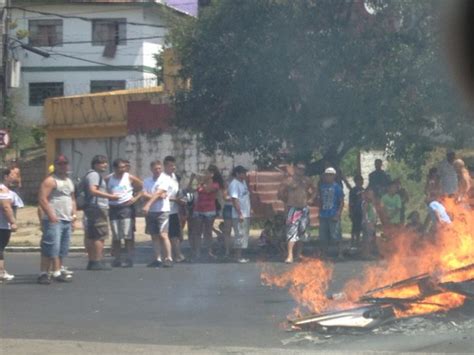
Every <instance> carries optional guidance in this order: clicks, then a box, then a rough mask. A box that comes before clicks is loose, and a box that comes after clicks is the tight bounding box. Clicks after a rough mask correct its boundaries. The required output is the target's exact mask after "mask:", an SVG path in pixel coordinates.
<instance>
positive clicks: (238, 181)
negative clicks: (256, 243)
mask: <svg viewBox="0 0 474 355" xmlns="http://www.w3.org/2000/svg"><path fill="white" fill-rule="evenodd" d="M232 176H233V177H234V178H233V180H232V181H231V183H230V184H229V187H228V195H229V197H230V198H231V199H232V227H233V229H234V235H235V245H234V249H235V258H236V260H237V262H238V263H240V264H245V263H248V262H249V260H248V259H246V258H244V257H242V249H247V247H248V244H249V234H250V194H249V189H248V187H247V183H246V182H245V178H246V177H247V169H245V168H244V167H243V166H241V165H238V166H236V167H235V168H234V170H233V172H232Z"/></svg>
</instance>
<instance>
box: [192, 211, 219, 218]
mask: <svg viewBox="0 0 474 355" xmlns="http://www.w3.org/2000/svg"><path fill="white" fill-rule="evenodd" d="M193 218H206V219H214V218H216V212H215V211H210V212H197V211H194V213H193Z"/></svg>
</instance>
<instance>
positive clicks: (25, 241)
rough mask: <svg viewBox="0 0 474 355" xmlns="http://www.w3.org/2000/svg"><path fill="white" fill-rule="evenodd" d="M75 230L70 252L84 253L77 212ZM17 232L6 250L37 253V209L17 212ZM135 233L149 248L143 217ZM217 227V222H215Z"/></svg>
mask: <svg viewBox="0 0 474 355" xmlns="http://www.w3.org/2000/svg"><path fill="white" fill-rule="evenodd" d="M77 215H78V221H79V222H78V223H77V227H78V228H77V229H76V230H75V231H74V232H73V234H72V238H71V247H70V251H71V252H82V251H84V230H83V228H82V212H81V211H78V213H77ZM17 221H18V231H17V232H15V233H13V234H12V237H11V239H10V243H9V244H8V247H7V248H6V250H7V251H10V252H11V251H25V252H26V251H38V250H39V244H40V240H41V227H40V223H39V220H38V215H37V208H36V207H34V206H25V208H22V209H19V210H18V212H17ZM136 223H137V232H136V233H135V242H136V245H137V248H151V247H152V245H151V241H150V236H149V235H147V234H145V232H144V231H145V219H144V218H143V217H138V218H137V222H136ZM216 225H217V222H216ZM260 233H261V230H259V229H253V230H251V231H250V237H251V241H250V244H251V246H252V247H253V246H254V244H255V247H257V245H256V244H257V240H258V237H259V236H260ZM184 236H185V241H184V244H183V248H184V249H186V248H189V245H188V243H187V230H186V229H185V230H184ZM106 247H107V248H108V247H110V238H109V239H108V241H106Z"/></svg>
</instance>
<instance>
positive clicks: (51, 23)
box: [28, 20, 63, 47]
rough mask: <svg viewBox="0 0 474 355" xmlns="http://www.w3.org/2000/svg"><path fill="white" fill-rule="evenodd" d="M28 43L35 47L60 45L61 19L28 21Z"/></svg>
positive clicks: (61, 36) (61, 35)
mask: <svg viewBox="0 0 474 355" xmlns="http://www.w3.org/2000/svg"><path fill="white" fill-rule="evenodd" d="M28 30H29V33H30V35H29V44H30V45H32V46H35V47H53V46H61V45H62V41H63V20H30V21H28Z"/></svg>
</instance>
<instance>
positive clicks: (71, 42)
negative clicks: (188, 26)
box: [42, 35, 166, 47]
mask: <svg viewBox="0 0 474 355" xmlns="http://www.w3.org/2000/svg"><path fill="white" fill-rule="evenodd" d="M165 37H166V36H163V35H156V36H146V37H131V38H119V40H120V41H138V40H142V39H154V38H165ZM92 42H97V41H94V40H90V41H64V42H58V43H56V44H55V45H54V46H49V47H56V46H58V45H63V44H80V43H92ZM42 47H43V46H42Z"/></svg>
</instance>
